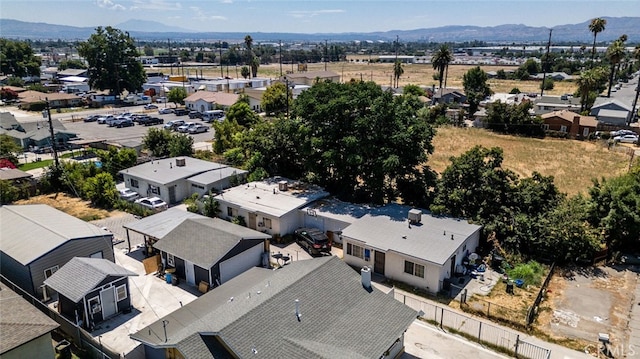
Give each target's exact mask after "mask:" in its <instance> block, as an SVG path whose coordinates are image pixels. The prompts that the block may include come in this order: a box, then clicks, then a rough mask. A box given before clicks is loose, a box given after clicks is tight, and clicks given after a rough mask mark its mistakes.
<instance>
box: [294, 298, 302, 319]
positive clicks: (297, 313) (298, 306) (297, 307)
mask: <svg viewBox="0 0 640 359" xmlns="http://www.w3.org/2000/svg"><path fill="white" fill-rule="evenodd" d="M295 303H296V318H298V321H300V317H302V314H301V313H300V300H298V299H296V300H295Z"/></svg>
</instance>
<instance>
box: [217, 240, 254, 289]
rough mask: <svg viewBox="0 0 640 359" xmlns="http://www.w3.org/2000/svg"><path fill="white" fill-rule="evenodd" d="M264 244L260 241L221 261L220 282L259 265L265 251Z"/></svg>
mask: <svg viewBox="0 0 640 359" xmlns="http://www.w3.org/2000/svg"><path fill="white" fill-rule="evenodd" d="M263 250H264V248H263V244H262V243H259V244H257V245H255V246H253V247H251V248H249V249H247V250H246V251H244V252H242V253H240V254H238V255H236V256H235V257H233V258H229V259H227V260H226V261H224V262H222V263H220V284H222V283H224V282H226V281H228V280H229V279H231V278H233V277H235V276H237V275H238V274H241V273H243V272H245V271H247V270H248V269H249V268H252V267H255V266H259V265H260V264H261V263H262V262H261V256H262V252H263Z"/></svg>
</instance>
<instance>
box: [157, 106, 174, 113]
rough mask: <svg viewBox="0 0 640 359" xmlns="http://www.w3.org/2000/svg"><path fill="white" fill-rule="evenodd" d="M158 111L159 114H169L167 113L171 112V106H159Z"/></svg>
mask: <svg viewBox="0 0 640 359" xmlns="http://www.w3.org/2000/svg"><path fill="white" fill-rule="evenodd" d="M158 113H159V114H161V115H166V114H169V113H173V109H172V108H168V107H166V108H161V109H159V110H158Z"/></svg>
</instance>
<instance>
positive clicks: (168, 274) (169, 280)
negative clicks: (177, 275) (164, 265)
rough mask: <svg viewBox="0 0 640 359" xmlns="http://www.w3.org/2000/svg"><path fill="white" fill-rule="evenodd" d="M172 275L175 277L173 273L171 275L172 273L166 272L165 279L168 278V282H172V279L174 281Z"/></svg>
mask: <svg viewBox="0 0 640 359" xmlns="http://www.w3.org/2000/svg"><path fill="white" fill-rule="evenodd" d="M172 277H173V275H171V273H165V274H164V279H166V280H167V284H171V281H172V279H171V278H172Z"/></svg>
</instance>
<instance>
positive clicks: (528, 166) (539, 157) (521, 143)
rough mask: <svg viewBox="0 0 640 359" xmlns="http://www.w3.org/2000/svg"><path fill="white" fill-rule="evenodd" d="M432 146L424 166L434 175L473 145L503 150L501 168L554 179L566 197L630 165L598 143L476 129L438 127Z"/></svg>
mask: <svg viewBox="0 0 640 359" xmlns="http://www.w3.org/2000/svg"><path fill="white" fill-rule="evenodd" d="M433 145H434V147H435V152H434V154H433V155H432V156H431V157H430V158H429V161H428V162H427V165H429V166H430V167H431V168H432V169H433V170H435V171H436V172H442V171H443V170H444V169H445V168H446V167H447V166H448V165H449V164H450V163H451V162H450V161H449V158H450V157H451V156H459V155H460V154H462V153H463V152H465V151H467V150H469V149H470V148H472V147H473V146H476V145H481V146H484V147H494V146H497V147H501V148H502V149H503V151H504V162H503V164H502V165H503V168H507V169H510V170H512V171H514V172H515V173H517V174H518V175H520V176H522V177H528V176H530V175H531V173H533V172H534V171H537V172H539V173H541V174H543V175H545V176H554V178H555V183H556V185H557V186H558V188H559V189H560V191H562V192H565V193H567V194H569V195H575V194H577V193H580V192H582V193H586V189H587V188H588V187H590V186H591V185H592V182H591V180H592V178H601V177H615V176H618V175H620V174H622V173H624V172H625V171H626V170H627V166H628V165H629V156H627V155H625V154H623V153H621V152H614V151H609V150H607V147H606V146H604V145H603V144H600V143H597V142H590V141H573V140H562V139H553V138H545V139H536V138H526V137H515V136H508V135H500V134H496V133H493V132H490V131H487V130H484V129H478V128H454V127H442V128H438V133H437V135H436V137H435V138H434V140H433Z"/></svg>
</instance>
